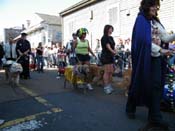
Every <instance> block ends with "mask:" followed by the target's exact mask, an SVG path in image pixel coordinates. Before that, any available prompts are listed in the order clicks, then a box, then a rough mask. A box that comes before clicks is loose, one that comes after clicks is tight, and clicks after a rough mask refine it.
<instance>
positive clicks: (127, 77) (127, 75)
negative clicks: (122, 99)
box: [115, 68, 132, 96]
mask: <svg viewBox="0 0 175 131" xmlns="http://www.w3.org/2000/svg"><path fill="white" fill-rule="evenodd" d="M131 73H132V69H131V68H129V69H127V70H125V71H124V72H123V80H122V81H121V82H116V84H115V85H116V87H119V88H124V89H125V96H128V90H129V86H130V82H131Z"/></svg>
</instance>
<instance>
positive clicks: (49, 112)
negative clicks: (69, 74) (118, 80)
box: [0, 69, 175, 131]
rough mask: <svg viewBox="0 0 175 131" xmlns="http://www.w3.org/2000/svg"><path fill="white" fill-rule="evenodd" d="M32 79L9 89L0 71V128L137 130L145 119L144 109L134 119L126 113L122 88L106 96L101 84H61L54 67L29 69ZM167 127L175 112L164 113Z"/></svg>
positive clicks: (174, 126)
mask: <svg viewBox="0 0 175 131" xmlns="http://www.w3.org/2000/svg"><path fill="white" fill-rule="evenodd" d="M31 76H32V79H30V80H21V81H20V86H19V87H17V88H11V87H10V86H9V84H8V83H7V82H6V81H5V80H4V73H3V72H1V73H0V119H1V118H2V119H4V120H5V123H4V124H3V125H2V126H0V131H23V130H25V131H30V130H34V131H137V130H138V128H139V127H141V126H143V125H144V124H145V123H146V121H147V109H146V108H144V107H142V108H138V109H137V114H136V119H135V120H129V119H128V118H127V117H126V115H125V104H126V99H127V98H126V97H125V96H124V90H123V89H120V88H117V87H115V92H114V93H113V94H112V95H105V94H104V92H103V88H102V87H98V86H94V88H95V89H94V91H88V92H87V93H86V94H84V92H83V90H82V89H78V90H75V89H73V88H71V84H69V85H68V87H67V88H66V89H65V88H64V87H63V83H64V77H62V78H60V79H57V78H56V76H57V73H56V70H54V69H52V70H47V71H45V73H37V72H31ZM163 116H164V119H165V120H166V121H168V122H169V124H170V128H171V129H170V130H171V131H175V114H173V113H165V112H164V113H163Z"/></svg>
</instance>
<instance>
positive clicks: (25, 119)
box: [0, 108, 63, 129]
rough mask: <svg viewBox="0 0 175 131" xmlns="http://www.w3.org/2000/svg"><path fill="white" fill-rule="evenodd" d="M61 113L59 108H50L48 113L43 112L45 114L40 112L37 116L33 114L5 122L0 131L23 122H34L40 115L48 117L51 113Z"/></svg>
mask: <svg viewBox="0 0 175 131" xmlns="http://www.w3.org/2000/svg"><path fill="white" fill-rule="evenodd" d="M62 111H63V110H61V109H60V108H52V109H50V110H48V111H45V112H41V113H37V114H34V115H30V116H26V117H24V118H19V119H16V120H11V121H7V122H5V123H4V124H3V125H1V126H0V129H2V128H6V127H11V126H14V125H17V124H20V123H23V122H27V121H30V120H34V119H36V118H37V117H39V116H42V115H50V114H52V113H58V112H62Z"/></svg>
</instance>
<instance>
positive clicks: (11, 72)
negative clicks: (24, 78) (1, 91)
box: [5, 61, 23, 87]
mask: <svg viewBox="0 0 175 131" xmlns="http://www.w3.org/2000/svg"><path fill="white" fill-rule="evenodd" d="M6 65H7V67H6V68H5V71H6V75H7V79H8V82H9V84H10V85H11V86H12V87H14V86H17V85H19V76H20V73H21V72H22V71H23V68H22V66H21V64H19V63H17V62H15V61H7V62H6Z"/></svg>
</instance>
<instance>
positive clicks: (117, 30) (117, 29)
mask: <svg viewBox="0 0 175 131" xmlns="http://www.w3.org/2000/svg"><path fill="white" fill-rule="evenodd" d="M113 8H117V14H116V15H117V18H118V19H117V22H116V24H115V25H112V26H113V27H114V32H113V36H114V37H117V36H120V3H119V2H117V3H115V4H111V5H109V6H108V8H107V10H108V13H107V14H108V23H109V24H110V21H109V20H110V16H109V15H110V14H109V10H110V9H113Z"/></svg>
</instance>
